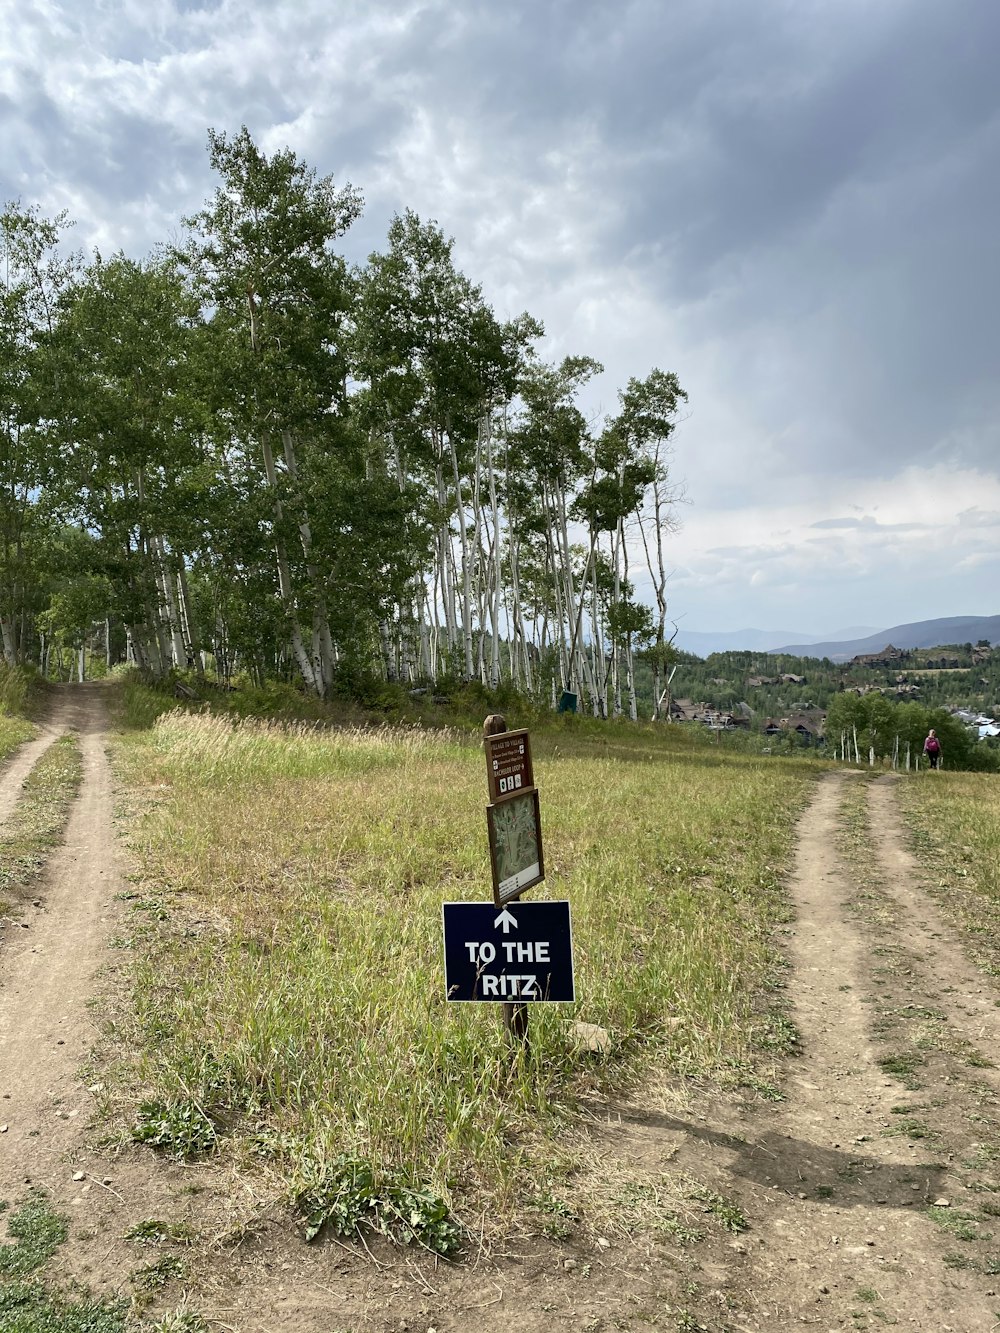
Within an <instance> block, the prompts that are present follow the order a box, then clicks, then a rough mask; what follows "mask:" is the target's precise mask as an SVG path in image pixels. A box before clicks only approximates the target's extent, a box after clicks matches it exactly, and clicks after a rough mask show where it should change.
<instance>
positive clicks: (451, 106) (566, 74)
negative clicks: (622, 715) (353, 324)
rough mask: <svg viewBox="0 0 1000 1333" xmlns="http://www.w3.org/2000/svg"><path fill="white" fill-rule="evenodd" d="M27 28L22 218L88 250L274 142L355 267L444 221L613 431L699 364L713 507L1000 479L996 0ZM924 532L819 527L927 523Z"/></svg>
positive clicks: (305, 11) (202, 193) (688, 382)
mask: <svg viewBox="0 0 1000 1333" xmlns="http://www.w3.org/2000/svg"><path fill="white" fill-rule="evenodd" d="M0 20H2V22H0V32H2V33H3V38H2V44H3V56H4V59H3V61H2V62H0V128H2V131H3V133H2V134H0V199H5V198H9V197H15V196H20V197H21V198H23V199H24V200H26V201H31V202H38V203H39V204H40V205H41V206H42V207H43V208H45V209H47V210H48V211H52V212H54V211H56V209H58V208H60V207H66V208H68V209H69V211H70V212H71V213H72V214H73V215H74V216H76V217H77V218H78V219H79V222H80V226H79V228H78V240H79V241H81V242H83V243H84V244H87V243H91V244H98V245H100V246H101V248H102V249H103V250H105V251H108V250H112V249H114V248H117V247H118V246H124V247H125V248H126V249H127V250H129V251H130V252H132V253H141V252H143V251H144V250H147V249H148V248H149V247H150V246H151V245H152V244H153V243H155V242H156V241H158V240H162V239H165V238H167V237H169V236H170V235H171V233H172V232H173V233H175V232H176V230H177V228H178V226H179V220H180V218H181V216H182V215H184V214H186V213H190V212H192V211H193V210H194V209H196V208H197V207H198V206H199V205H200V203H201V201H202V200H203V199H204V198H205V197H206V195H207V194H208V193H209V192H210V191H211V189H212V188H213V185H214V182H213V181H212V179H211V173H210V171H209V167H208V162H207V156H206V153H205V140H206V130H207V128H208V126H210V125H211V126H214V127H216V128H219V129H230V130H235V129H237V128H238V126H239V125H240V124H241V123H243V122H245V123H247V124H248V126H249V127H250V129H251V132H252V133H253V134H254V135H255V136H256V137H257V138H258V140H259V141H260V142H262V143H264V144H265V145H266V146H267V147H269V148H274V147H277V146H281V145H284V144H286V143H287V144H290V145H291V146H292V147H294V148H295V149H296V151H298V152H299V153H300V154H301V155H302V156H303V157H304V158H305V159H306V160H307V161H308V162H309V163H310V164H311V165H314V166H315V167H316V168H317V169H318V170H319V171H320V172H322V173H327V172H332V173H333V174H334V175H335V177H336V179H337V180H338V181H341V182H342V181H345V180H347V179H350V180H351V181H353V183H354V184H355V185H357V186H359V187H360V188H361V189H362V190H363V192H364V194H365V196H366V198H367V200H368V207H367V211H366V214H365V216H364V218H363V219H362V221H361V222H360V223H359V224H358V225H357V226H356V228H355V229H354V231H353V232H352V234H351V235H350V236H349V237H348V238H347V241H346V248H347V250H348V253H349V257H350V258H352V259H354V260H361V259H363V258H364V256H365V255H366V254H367V253H368V251H370V250H371V249H373V248H376V247H378V246H379V245H380V244H381V243H382V238H383V237H384V234H385V228H386V224H387V222H388V219H389V217H390V215H391V214H392V213H393V212H394V211H398V210H401V209H402V208H404V207H406V206H412V207H414V208H416V209H417V210H418V211H419V212H420V213H421V214H422V215H423V216H425V217H436V218H438V219H439V220H440V221H441V223H442V225H443V226H444V227H445V229H446V230H447V231H448V232H450V233H453V234H454V235H455V236H456V239H457V253H458V255H459V259H460V262H462V263H463V264H464V265H465V267H466V268H467V270H468V271H469V273H470V276H472V277H473V278H474V279H476V280H482V281H483V282H484V285H485V288H486V291H487V294H488V295H489V296H490V297H491V299H493V300H494V301H495V302H496V303H497V306H498V309H499V310H500V311H501V313H503V314H513V313H516V312H517V311H519V310H521V309H524V308H528V309H530V310H532V311H533V312H534V313H536V314H538V315H540V316H541V317H542V318H543V319H544V320H545V322H546V325H547V327H548V330H549V333H550V343H549V345H550V348H551V350H552V352H553V354H560V355H561V354H563V353H565V352H567V351H587V352H591V353H593V354H594V355H596V356H597V357H599V358H600V359H601V360H602V361H604V362H605V364H606V365H607V366H608V368H609V374H608V376H607V379H606V381H605V382H604V384H603V385H601V386H600V387H599V390H598V391H597V395H596V396H595V397H594V399H593V400H592V401H591V403H590V404H589V406H590V408H591V410H594V411H596V410H598V409H599V408H603V409H611V408H613V407H614V400H615V389H616V388H617V387H618V385H620V384H621V383H622V382H623V380H624V379H625V378H626V377H627V376H628V375H630V374H644V373H645V372H646V370H648V369H649V367H650V366H651V365H653V364H659V365H662V366H664V367H666V368H669V369H674V370H676V371H677V372H678V374H679V375H680V378H681V381H682V383H683V384H684V385H685V387H686V388H687V389H688V390H689V391H690V393H691V414H692V415H691V419H690V421H689V422H687V423H686V424H685V426H684V427H683V429H682V431H681V432H680V433H679V435H678V441H677V447H678V471H679V473H682V474H684V475H686V476H687V477H688V478H689V480H690V493H691V498H692V501H693V503H694V504H695V505H696V506H697V507H699V508H711V507H712V506H714V505H732V506H734V507H737V508H738V507H740V506H742V505H745V504H748V503H752V502H754V501H757V502H760V503H762V504H766V503H774V502H777V501H780V502H783V503H789V504H806V505H812V506H814V507H815V506H817V505H818V503H819V502H820V501H821V500H822V498H823V496H824V495H825V493H826V492H827V490H828V488H829V483H830V479H831V478H835V477H839V476H850V477H858V478H864V477H868V478H871V477H875V478H880V479H882V482H883V484H884V488H885V494H886V496H887V497H889V496H891V495H892V493H893V492H892V488H893V484H894V482H893V479H894V478H895V477H896V475H897V474H898V473H899V472H900V471H902V470H903V469H904V468H908V467H909V468H912V467H913V466H917V465H921V464H923V465H928V466H929V465H931V464H942V463H951V464H953V465H959V466H978V467H979V468H980V469H981V470H982V471H983V472H984V474H988V475H991V476H995V475H996V474H997V469H998V459H1000V381H998V380H997V377H996V373H995V372H996V366H997V365H998V364H1000V324H998V322H997V320H996V318H995V311H996V310H997V308H998V306H1000V250H998V248H997V246H996V244H995V240H994V231H995V218H996V217H997V216H998V215H1000V99H998V96H997V84H996V76H995V53H996V51H997V49H998V48H1000V6H997V5H996V4H995V3H994V0H954V3H952V4H950V5H941V4H940V3H938V0H884V3H881V4H879V5H871V4H870V3H868V0H810V2H809V3H800V4H794V5H793V4H788V3H787V0H760V2H759V3H757V4H754V5H749V4H746V3H745V0H671V2H668V3H663V0H622V2H621V3H619V4H615V5H613V6H612V5H610V4H608V3H607V0H543V3H540V4H539V3H537V2H536V0H532V2H531V3H529V0H510V2H509V3H507V4H505V5H503V6H500V5H496V4H494V3H492V0H469V3H465V4H462V5H454V4H449V3H446V0H412V3H406V2H405V0H371V2H365V3H363V2H362V0H345V2H344V3H341V4H338V5H337V6H334V7H331V6H330V5H329V4H327V3H326V0H297V3H296V4H295V5H281V6H273V5H269V4H266V3H265V0H202V2H201V3H198V2H197V0H49V3H47V4H46V5H44V6H30V5H28V6H25V5H23V4H18V3H16V0H0ZM841 503H842V502H841ZM845 507H846V506H845ZM874 507H876V508H878V502H877V499H876V501H875V504H874ZM838 508H840V505H838ZM819 512H820V513H822V508H819ZM967 512H968V517H967V518H963V522H964V523H965V526H966V527H969V528H972V527H985V526H989V525H990V523H991V522H992V520H991V519H990V518H989V516H988V515H985V514H982V513H981V511H979V510H977V509H975V508H972V509H970V510H968V511H967ZM894 517H896V518H897V519H899V520H900V521H897V522H896V523H894V524H892V525H889V524H886V523H881V522H880V521H879V520H878V519H876V518H871V517H870V516H869V517H868V518H866V517H863V516H862V515H861V514H859V515H858V517H857V518H855V519H854V520H853V521H848V520H840V519H835V518H821V519H819V520H817V522H816V523H815V524H814V526H815V527H817V528H819V529H821V530H824V529H825V530H829V532H830V533H836V532H837V531H838V530H841V531H842V532H843V533H844V534H845V535H848V534H849V532H850V530H851V529H854V530H855V531H860V532H864V531H865V530H866V529H868V528H870V527H871V526H872V525H874V526H875V528H877V529H879V530H886V529H887V528H889V527H892V528H894V529H895V531H897V532H901V533H902V532H905V531H907V530H913V531H916V530H917V528H918V527H919V525H914V524H908V523H907V522H906V521H905V519H906V515H900V514H898V513H896V512H895V511H894ZM802 547H803V544H802V543H800V544H799V545H798V547H797V548H796V549H798V550H799V551H801V550H802ZM714 558H719V557H718V553H717V554H716V556H715V557H714ZM760 558H761V559H764V558H765V557H763V556H761V557H760ZM794 558H795V557H794V556H793V555H789V557H788V559H789V560H790V561H791V560H793V559H794ZM970 558H971V557H970ZM976 559H977V560H978V561H979V563H985V561H984V560H980V559H979V555H978V554H977V555H976ZM772 563H775V562H772ZM816 576H817V577H818V574H817V575H816ZM732 577H733V578H734V579H738V578H739V572H738V570H736V569H734V570H733V571H732ZM746 577H747V578H749V574H748V575H747V576H746ZM739 618H740V619H745V618H746V616H745V615H744V614H742V612H741V614H740V616H739ZM762 618H765V619H767V618H770V619H772V620H773V617H766V616H765V617H762ZM848 618H849V619H850V618H856V616H853V613H850V612H849V613H848ZM890 618H896V619H898V618H899V617H890Z"/></svg>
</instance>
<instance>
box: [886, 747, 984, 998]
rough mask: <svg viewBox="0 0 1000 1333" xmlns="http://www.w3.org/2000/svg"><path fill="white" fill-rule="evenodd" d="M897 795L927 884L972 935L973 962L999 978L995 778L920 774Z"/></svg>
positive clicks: (956, 774)
mask: <svg viewBox="0 0 1000 1333" xmlns="http://www.w3.org/2000/svg"><path fill="white" fill-rule="evenodd" d="M902 792H903V802H904V809H905V811H906V817H907V822H908V824H909V826H910V831H911V836H912V839H913V842H914V846H915V848H916V851H917V854H918V857H919V860H920V863H921V865H922V867H923V869H924V871H925V873H926V876H927V878H928V881H929V882H930V884H931V886H932V888H934V889H935V890H936V891H938V892H939V893H940V894H941V895H942V896H943V898H944V900H945V903H946V905H947V906H948V907H949V908H950V909H951V910H952V911H953V912H954V913H955V914H956V915H957V917H958V918H959V920H960V921H961V922H962V923H963V924H964V925H965V926H966V927H967V928H968V929H969V930H970V931H971V932H972V933H973V938H974V945H975V952H976V953H977V955H978V957H979V961H980V962H981V963H982V964H983V965H984V966H985V967H987V969H988V970H989V971H991V972H993V973H994V974H995V975H1000V945H998V944H997V943H995V941H997V940H998V939H1000V777H997V775H996V774H991V773H956V772H944V773H926V774H923V775H921V776H920V778H919V779H916V780H914V781H911V782H908V783H905V784H904V785H903V787H902Z"/></svg>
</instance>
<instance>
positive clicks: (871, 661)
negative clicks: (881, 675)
mask: <svg viewBox="0 0 1000 1333" xmlns="http://www.w3.org/2000/svg"><path fill="white" fill-rule="evenodd" d="M909 655H910V654H909V653H908V652H904V651H903V650H902V649H901V648H894V647H893V645H892V644H891V643H887V644H886V645H885V647H884V648H883V649H882V651H881V652H880V653H859V654H858V656H857V657H852V658H851V665H852V666H866V667H876V666H891V665H892V664H893V662H902V661H905V660H906V658H908V657H909Z"/></svg>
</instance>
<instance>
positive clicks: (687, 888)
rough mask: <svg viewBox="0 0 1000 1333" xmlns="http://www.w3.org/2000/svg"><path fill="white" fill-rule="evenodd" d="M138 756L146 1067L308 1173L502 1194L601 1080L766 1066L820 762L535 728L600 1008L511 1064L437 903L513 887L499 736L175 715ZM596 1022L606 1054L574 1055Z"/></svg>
mask: <svg viewBox="0 0 1000 1333" xmlns="http://www.w3.org/2000/svg"><path fill="white" fill-rule="evenodd" d="M581 732H582V733H583V734H581ZM117 761H118V765H119V771H120V773H121V775H122V776H123V777H124V778H125V779H126V781H127V783H128V784H129V786H130V787H132V788H133V789H137V790H138V791H139V792H140V793H141V794H142V793H144V795H142V796H141V802H140V812H133V815H132V817H131V821H130V824H129V837H130V841H131V845H132V850H133V853H134V856H135V860H136V865H137V867H138V869H139V873H140V874H141V878H142V888H141V892H142V893H143V895H144V896H143V898H142V899H140V906H142V907H146V908H150V909H151V910H150V912H149V916H150V917H151V918H156V917H158V916H160V915H162V910H161V906H160V904H161V903H162V901H163V900H164V895H165V896H166V906H167V910H168V917H167V920H166V922H165V923H161V925H160V926H159V927H158V928H157V929H155V930H152V929H150V930H148V931H146V932H145V934H143V932H140V935H142V938H143V942H142V944H141V947H140V949H139V951H138V953H137V968H138V977H139V987H138V995H139V1001H138V1004H139V1008H138V1020H137V1021H138V1034H139V1039H140V1042H141V1047H142V1052H143V1054H142V1056H141V1060H140V1064H139V1067H138V1070H137V1077H138V1078H139V1080H140V1081H141V1083H142V1084H143V1085H144V1087H145V1088H146V1090H147V1091H148V1092H149V1093H150V1094H155V1095H156V1096H159V1097H161V1098H165V1099H169V1098H171V1097H175V1098H176V1097H178V1096H190V1097H193V1098H194V1099H196V1100H197V1101H198V1104H199V1105H201V1106H207V1107H210V1108H212V1110H213V1113H214V1114H215V1115H216V1117H218V1118H221V1119H222V1120H223V1121H224V1123H225V1124H227V1125H228V1126H230V1129H231V1131H232V1136H231V1142H232V1143H233V1145H234V1146H236V1147H239V1146H240V1145H242V1146H243V1147H244V1148H246V1149H254V1150H255V1151H258V1152H260V1153H262V1154H264V1155H265V1156H266V1157H268V1158H269V1159H270V1160H271V1161H272V1162H273V1163H275V1165H276V1167H277V1168H278V1169H279V1170H281V1171H282V1172H283V1173H284V1174H285V1175H286V1176H288V1177H290V1179H291V1181H292V1183H293V1185H296V1184H297V1185H301V1184H302V1183H303V1182H305V1183H308V1181H309V1180H310V1179H312V1178H313V1177H315V1176H316V1175H317V1173H320V1174H321V1173H322V1171H323V1169H324V1165H325V1164H328V1163H329V1162H330V1161H332V1160H333V1159H334V1158H335V1157H336V1156H337V1155H338V1154H341V1153H345V1152H346V1153H350V1154H356V1155H359V1156H360V1157H362V1158H364V1159H365V1160H367V1161H371V1162H373V1163H375V1164H376V1165H377V1166H380V1167H384V1168H385V1169H386V1170H393V1171H399V1170H402V1171H404V1172H406V1173H407V1174H409V1175H410V1176H413V1177H415V1178H418V1179H421V1180H428V1181H431V1182H433V1183H434V1184H435V1186H436V1187H437V1188H438V1189H440V1190H442V1191H449V1190H451V1191H456V1192H457V1194H458V1195H459V1196H460V1197H471V1196H472V1195H475V1196H476V1197H477V1198H479V1199H482V1198H484V1197H485V1198H487V1199H493V1200H494V1201H495V1202H498V1203H500V1204H501V1205H503V1204H505V1203H509V1202H510V1197H511V1191H512V1189H513V1187H514V1185H515V1183H516V1182H517V1180H518V1179H519V1178H520V1172H521V1170H522V1167H523V1165H524V1163H525V1162H526V1161H528V1160H531V1159H532V1155H533V1154H535V1155H537V1154H538V1153H540V1152H541V1153H544V1152H546V1151H547V1149H546V1148H545V1142H546V1136H547V1135H548V1134H550V1133H551V1132H553V1131H554V1129H555V1128H556V1127H557V1126H558V1124H559V1123H560V1122H561V1120H562V1119H564V1118H565V1116H567V1115H569V1114H571V1113H572V1108H573V1106H574V1105H575V1102H576V1099H577V1098H578V1097H579V1096H580V1095H581V1093H583V1092H584V1091H586V1090H587V1089H588V1088H592V1087H594V1086H595V1084H597V1083H603V1084H606V1085H616V1084H617V1085H625V1084H627V1083H628V1082H629V1081H630V1080H634V1079H635V1078H637V1077H639V1076H640V1075H641V1073H642V1072H643V1070H644V1069H645V1068H646V1067H647V1066H648V1062H650V1061H653V1060H655V1061H660V1062H663V1063H665V1064H666V1065H667V1066H668V1067H669V1068H672V1069H673V1070H675V1071H676V1072H677V1073H678V1074H682V1075H683V1074H709V1073H720V1072H722V1071H730V1072H732V1071H737V1076H740V1072H741V1071H742V1074H744V1075H747V1074H748V1073H749V1070H750V1068H751V1065H752V1063H753V1060H754V1058H755V1042H756V1037H757V1036H758V1035H759V1034H760V1033H761V1032H762V1031H763V1029H764V1025H765V1024H766V1016H765V1015H764V1014H763V1013H762V1009H763V1007H764V1005H763V998H764V997H766V994H767V990H768V987H769V985H770V983H771V982H772V981H773V980H774V978H775V975H776V971H777V969H778V967H779V960H778V957H777V955H776V952H775V949H774V946H773V943H772V928H773V925H774V922H775V920H776V919H777V918H779V917H780V916H781V915H782V913H783V912H784V898H783V895H782V892H781V889H780V879H781V874H782V872H783V870H784V868H785V865H786V861H787V857H788V852H789V848H790V841H791V828H792V823H793V820H794V817H795V815H796V814H797V812H798V811H799V809H800V808H801V806H802V803H803V801H804V799H805V796H806V794H807V791H808V786H809V781H810V771H811V766H809V767H806V766H802V765H800V764H796V763H795V762H793V761H790V762H786V761H783V760H777V759H760V758H757V757H727V756H725V755H720V754H719V753H718V752H717V751H715V750H712V751H706V750H704V749H702V748H698V747H694V746H692V745H689V744H688V743H687V742H686V741H682V742H679V743H677V744H675V745H673V746H671V745H668V744H665V743H664V741H663V739H662V737H661V736H659V735H657V734H654V732H653V731H652V729H643V728H635V729H629V728H621V729H614V728H612V729H607V728H605V729H604V730H603V731H601V732H599V733H598V732H594V733H593V734H590V733H589V731H588V730H587V729H584V728H573V727H569V728H565V729H561V728H556V729H553V730H552V731H551V732H547V733H541V732H539V733H538V734H537V735H536V736H535V774H536V781H537V782H538V785H539V788H540V791H541V801H542V823H543V833H544V841H545V853H546V870H547V879H546V882H545V884H544V885H543V886H541V894H542V896H550V897H553V898H562V897H566V898H568V899H569V900H570V902H571V904H572V914H573V928H574V950H575V965H576V973H577V994H578V996H579V997H580V998H579V999H578V1002H577V1004H576V1005H575V1006H568V1005H551V1006H549V1005H538V1006H535V1007H534V1009H533V1010H532V1014H531V1044H530V1049H529V1053H528V1055H527V1056H526V1057H523V1058H521V1059H519V1060H512V1057H511V1053H510V1050H509V1048H508V1046H507V1044H506V1041H505V1038H504V1034H503V1032H502V1029H501V1026H500V1023H499V1019H498V1014H497V1012H496V1010H495V1009H494V1008H493V1007H492V1006H488V1005H456V1006H449V1005H448V1004H447V1003H446V1002H445V999H444V980H443V968H442V941H441V916H440V904H441V902H442V901H443V900H451V899H469V900H479V901H482V900H486V899H488V898H489V897H490V880H489V862H488V852H487V840H486V822H485V814H484V806H485V802H486V782H485V771H484V761H483V756H482V751H481V748H480V745H479V742H478V739H477V738H475V737H474V736H472V735H470V734H463V733H460V732H458V731H454V730H452V731H447V730H444V731H433V732H426V731H422V730H419V729H415V728H408V729H400V728H381V729H353V730H342V731H330V730H322V731H321V730H316V729H313V728H310V727H306V726H292V727H279V726H276V725H273V724H259V723H258V724H255V723H251V722H242V723H236V724H234V723H232V722H230V721H227V720H224V719H220V718H216V717H209V716H192V715H190V714H183V713H179V712H175V713H171V714H169V715H166V716H163V717H161V718H160V719H159V720H158V721H157V722H156V724H155V726H154V727H153V728H152V729H151V730H149V731H147V732H132V733H128V734H127V735H126V736H125V737H124V738H123V739H122V741H121V742H120V743H119V745H118V748H117ZM532 896H534V897H537V896H539V891H536V892H535V893H533V894H532ZM140 916H141V914H140ZM574 1018H580V1019H583V1020H586V1021H588V1022H593V1023H597V1024H600V1025H601V1026H603V1027H605V1028H607V1029H608V1030H609V1032H610V1034H611V1037H612V1042H613V1046H612V1053H611V1055H610V1056H609V1057H607V1058H606V1059H603V1060H595V1057H593V1056H591V1055H587V1054H581V1053H580V1052H579V1051H578V1049H577V1048H576V1046H575V1044H574V1041H573V1037H572V1034H571V1031H570V1024H571V1021H572V1020H573V1019H574ZM250 1126H253V1128H252V1129H251V1128H249V1127H250Z"/></svg>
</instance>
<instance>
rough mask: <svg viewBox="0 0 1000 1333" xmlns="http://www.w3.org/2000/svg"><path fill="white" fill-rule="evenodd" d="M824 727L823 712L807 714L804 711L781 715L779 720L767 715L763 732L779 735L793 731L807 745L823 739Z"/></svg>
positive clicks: (768, 734)
mask: <svg viewBox="0 0 1000 1333" xmlns="http://www.w3.org/2000/svg"><path fill="white" fill-rule="evenodd" d="M825 727H826V715H825V714H824V713H816V714H809V715H808V716H807V715H806V714H804V713H795V714H794V715H793V716H791V717H783V718H781V719H780V720H779V719H778V718H774V717H769V718H768V719H767V722H766V724H765V726H764V734H765V735H767V736H780V735H787V734H788V733H789V732H794V733H795V735H796V736H800V737H801V738H802V740H804V741H805V742H806V744H807V745H819V744H820V743H821V742H822V740H823V739H824V730H825Z"/></svg>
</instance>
